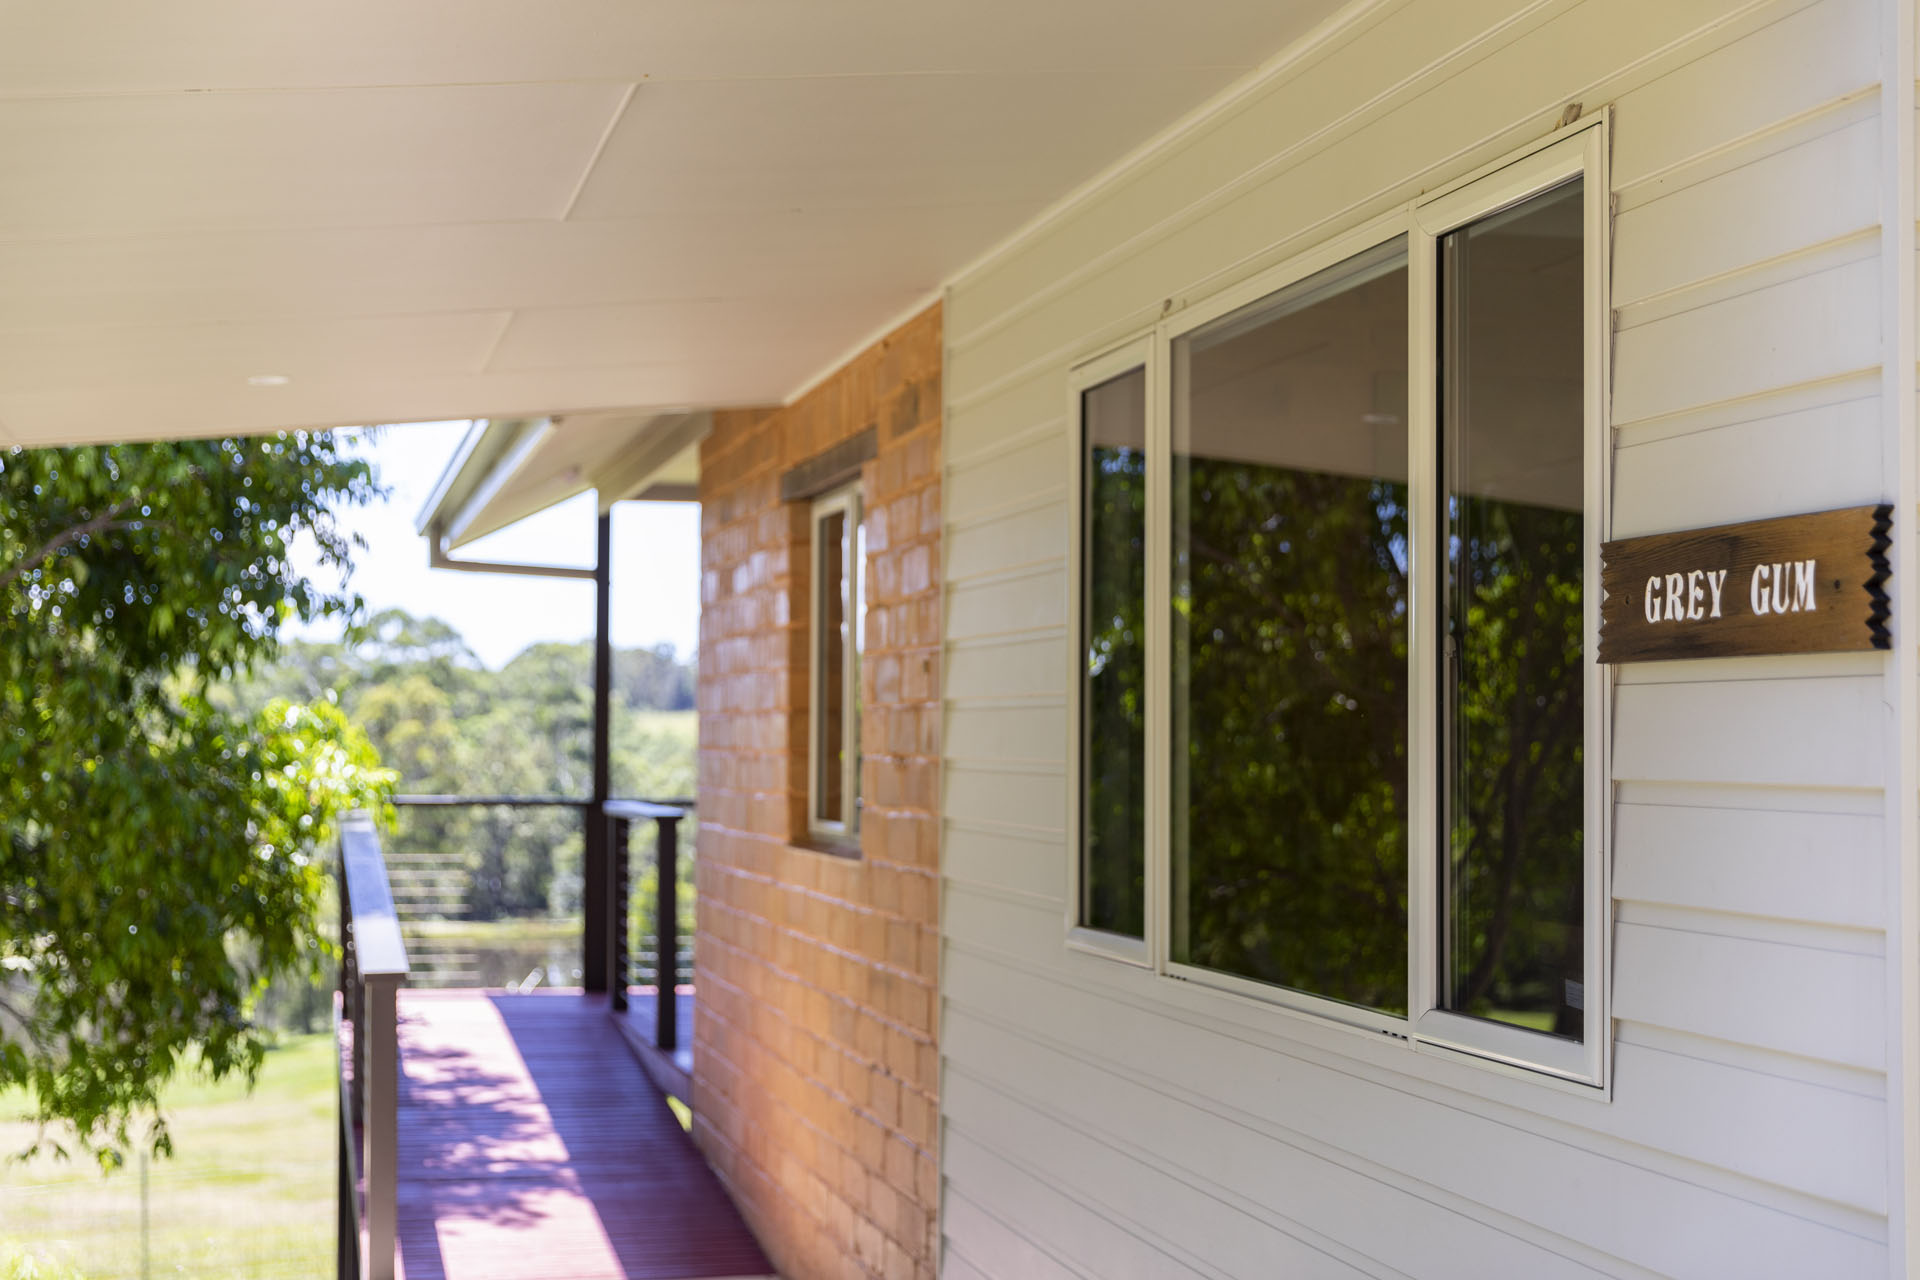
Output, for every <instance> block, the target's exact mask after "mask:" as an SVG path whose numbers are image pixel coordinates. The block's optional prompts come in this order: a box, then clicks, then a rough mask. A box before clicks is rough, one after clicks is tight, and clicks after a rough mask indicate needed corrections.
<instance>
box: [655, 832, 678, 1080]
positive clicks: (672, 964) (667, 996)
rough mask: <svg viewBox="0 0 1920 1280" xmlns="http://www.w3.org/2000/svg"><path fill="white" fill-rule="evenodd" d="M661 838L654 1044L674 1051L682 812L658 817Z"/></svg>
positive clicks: (657, 868)
mask: <svg viewBox="0 0 1920 1280" xmlns="http://www.w3.org/2000/svg"><path fill="white" fill-rule="evenodd" d="M654 823H655V825H656V826H657V827H658V828H659V837H658V839H656V840H655V841H654V845H653V847H654V867H655V873H656V876H657V878H656V880H655V884H656V885H657V886H658V887H657V889H656V891H655V893H654V895H653V902H654V913H655V915H656V916H657V917H658V918H657V919H656V920H655V922H654V929H653V936H654V939H655V941H654V944H653V954H654V965H653V967H654V971H655V972H656V973H657V974H658V975H659V976H658V978H657V979H656V982H657V983H658V987H657V990H658V992H659V994H658V995H656V996H655V997H654V999H655V1001H656V1004H655V1006H654V1022H653V1037H654V1043H655V1044H656V1045H658V1046H659V1047H660V1048H662V1049H664V1050H665V1051H666V1052H668V1053H672V1052H673V1051H674V1049H675V1048H676V1047H677V1046H678V1044H679V1042H680V1035H679V1029H680V1028H679V1022H680V997H679V988H680V815H679V814H678V813H671V814H665V813H663V814H660V815H658V816H657V817H656V818H655V819H654Z"/></svg>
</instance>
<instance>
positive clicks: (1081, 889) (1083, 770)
mask: <svg viewBox="0 0 1920 1280" xmlns="http://www.w3.org/2000/svg"><path fill="white" fill-rule="evenodd" d="M1148 351H1149V347H1148V344H1147V343H1145V342H1136V343H1133V344H1131V345H1130V346H1128V347H1126V348H1123V349H1122V350H1120V351H1118V352H1115V353H1114V354H1113V355H1111V356H1109V357H1108V358H1107V359H1105V360H1102V361H1098V362H1096V363H1094V364H1092V365H1089V366H1086V367H1083V368H1082V369H1081V370H1079V371H1077V374H1076V377H1075V379H1074V393H1073V394H1074V405H1073V408H1074V412H1075V414H1076V418H1077V421H1078V423H1079V430H1078V432H1077V433H1076V436H1075V449H1074V456H1073V460H1072V465H1073V468H1074V471H1075V474H1076V475H1077V476H1079V477H1083V480H1082V481H1081V482H1080V483H1079V484H1078V485H1077V486H1076V487H1077V488H1078V490H1079V493H1080V510H1079V519H1078V521H1077V522H1076V523H1075V527H1074V530H1073V535H1074V536H1073V545H1074V548H1075V550H1074V555H1075V558H1076V562H1077V563H1078V565H1079V571H1080V582H1081V584H1082V591H1081V595H1080V609H1079V616H1078V618H1077V619H1076V623H1075V627H1076V636H1075V658H1074V664H1075V665H1074V670H1075V676H1074V681H1075V689H1074V695H1075V697H1076V699H1077V704H1078V707H1079V709H1080V711H1079V714H1078V715H1077V716H1076V717H1075V719H1076V721H1077V722H1078V724H1079V725H1080V736H1079V741H1078V742H1077V743H1076V744H1075V745H1076V750H1077V756H1078V759H1079V761H1080V764H1081V767H1080V769H1079V778H1080V786H1079V790H1078V792H1077V794H1076V795H1075V797H1074V803H1075V805H1076V811H1075V814H1074V818H1075V822H1074V829H1075V831H1076V833H1077V840H1076V843H1077V845H1078V857H1077V859H1076V863H1075V871H1076V873H1077V874H1076V876H1075V884H1074V891H1073V893H1072V894H1071V895H1070V897H1071V899H1072V902H1073V906H1072V918H1071V919H1070V920H1069V925H1070V926H1071V927H1073V928H1075V929H1076V930H1079V931H1083V932H1082V933H1081V935H1080V938H1081V942H1082V943H1083V944H1085V945H1089V946H1092V947H1095V948H1097V949H1104V950H1109V951H1112V952H1115V953H1117V954H1121V955H1125V956H1128V957H1130V958H1132V959H1135V960H1143V959H1145V956H1146V944H1145V938H1146V917H1147V878H1146V830H1147V827H1146V787H1147V768H1146V755H1147V723H1146V696H1147V644H1146V639H1147V637H1146V599H1147V596H1146V564H1147V556H1146V550H1147V490H1146V476H1147V472H1146V457H1147V452H1146V450H1147V403H1148V387H1147V359H1148Z"/></svg>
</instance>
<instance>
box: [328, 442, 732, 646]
mask: <svg viewBox="0 0 1920 1280" xmlns="http://www.w3.org/2000/svg"><path fill="white" fill-rule="evenodd" d="M467 426H468V424H467V423H466V422H429V423H412V424H408V425H404V426H391V427H380V428H377V429H376V430H374V431H372V432H366V433H360V434H359V435H358V436H357V437H356V439H355V441H354V444H353V448H354V450H355V452H357V453H359V454H360V456H363V457H365V458H367V459H368V460H369V461H371V462H372V463H373V466H374V470H375V472H376V474H377V476H378V478H379V480H380V482H381V483H382V484H384V485H386V486H387V488H388V489H389V492H388V494H387V496H386V497H385V498H384V499H381V500H380V501H378V502H376V503H374V504H373V505H372V506H368V507H359V508H346V509H344V510H342V511H341V512H339V513H338V514H339V519H340V524H341V527H342V528H343V529H345V530H348V531H350V532H355V533H358V534H360V535H361V536H362V537H363V538H364V539H365V540H366V543H367V547H366V549H365V550H364V551H361V552H359V553H357V555H356V558H355V565H354V571H353V575H352V578H351V580H350V584H349V585H350V586H351V587H352V589H353V590H355V591H358V592H359V593H360V594H361V595H362V596H363V597H365V599H366V602H367V606H368V608H369V609H370V610H378V609H385V608H389V607H395V606H397V607H399V608H403V609H405V610H407V611H408V612H409V613H413V614H417V615H420V616H423V617H436V618H442V619H444V620H446V621H447V622H449V623H451V624H453V626H454V627H455V628H456V629H457V630H458V631H459V632H460V633H461V635H463V636H464V637H465V638H466V641H467V644H468V645H469V646H471V647H472V649H473V651H474V653H475V654H476V655H477V656H478V657H479V659H480V661H481V662H483V663H485V664H486V665H487V666H489V667H496V668H497V667H499V666H501V665H503V664H504V663H506V662H507V660H508V659H510V658H512V657H513V656H514V655H515V654H517V653H519V652H520V651H521V650H523V649H525V648H526V647H527V646H528V645H530V644H535V643H538V642H540V641H544V640H562V641H572V640H586V639H590V638H591V637H592V635H593V583H591V582H588V581H582V580H569V579H564V578H529V577H524V576H521V575H518V574H479V573H464V572H460V571H457V570H452V569H430V568H428V567H427V542H426V539H425V538H423V537H421V536H420V535H419V534H417V533H415V532H414V522H415V521H416V520H417V519H418V518H419V515H420V510H421V508H422V507H424V506H425V505H426V502H427V498H428V496H429V495H430V494H431V493H432V491H433V487H434V483H435V482H436V481H437V480H438V479H439V478H440V473H441V472H442V471H443V470H444V469H445V467H446V465H447V461H448V459H450V458H451V457H452V456H453V452H454V448H455V446H456V445H458V444H459V442H460V437H461V436H462V435H463V434H464V433H465V431H466V429H467ZM593 554H594V501H593V495H592V494H590V493H588V494H582V495H581V496H580V497H577V498H574V499H571V500H570V501H568V502H565V503H563V504H561V505H560V506H557V507H554V508H552V509H550V510H548V511H545V512H542V513H541V514H540V515H537V516H534V517H532V518H530V519H527V520H524V521H522V522H521V523H519V524H517V525H514V526H512V527H510V528H507V529H503V530H501V531H500V532H499V533H496V534H493V535H491V536H489V537H486V538H483V539H481V540H479V541H477V542H474V543H472V544H470V545H468V546H465V547H462V548H461V549H460V551H459V553H458V555H459V557H460V558H462V559H474V560H509V561H520V562H524V563H537V564H569V565H578V566H582V567H591V566H592V564H593ZM294 558H295V561H296V563H297V564H298V565H299V566H300V567H301V568H302V569H303V570H304V571H305V572H307V573H309V574H311V575H313V576H315V577H316V578H318V579H320V580H321V581H332V580H333V579H331V578H330V577H329V576H328V575H327V574H325V573H324V571H322V570H321V569H320V568H319V565H318V560H317V556H316V555H315V552H314V548H313V545H312V543H311V541H310V540H308V541H305V542H303V543H302V544H300V545H296V547H295V548H294ZM699 626H700V508H699V507H698V506H697V505H696V504H694V503H690V502H623V503H620V504H618V505H617V506H615V507H614V511H613V643H614V645H615V646H616V647H618V648H634V647H641V646H644V647H648V648H651V647H653V646H655V645H659V644H670V645H672V646H673V647H674V649H675V651H676V652H678V653H679V655H680V656H681V657H682V658H684V659H691V658H692V657H693V656H694V651H695V649H696V648H697V646H698V644H699ZM293 634H295V635H298V636H302V637H304V638H307V639H335V638H337V637H338V636H339V628H338V626H337V625H335V626H331V627H327V626H321V627H308V628H304V629H295V630H294V631H293Z"/></svg>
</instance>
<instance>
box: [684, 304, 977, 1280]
mask: <svg viewBox="0 0 1920 1280" xmlns="http://www.w3.org/2000/svg"><path fill="white" fill-rule="evenodd" d="M940 403H941V400H940V309H939V308H938V307H937V306H936V307H934V308H931V309H929V310H928V311H926V312H923V313H922V314H920V315H918V316H916V317H914V318H913V319H912V320H909V321H907V322H906V323H905V324H903V325H902V326H901V327H899V328H898V329H896V330H895V331H894V332H892V333H890V334H888V335H887V336H886V337H885V338H883V339H881V340H880V341H879V342H877V343H875V344H874V345H873V346H872V347H870V348H868V349H867V350H866V351H863V352H862V353H860V354H859V355H857V356H855V357H854V358H853V359H852V360H851V361H849V362H848V363H847V365H846V366H845V367H843V368H842V369H840V370H838V371H837V372H835V373H834V374H833V375H831V376H830V377H828V378H827V379H826V380H825V381H823V382H822V383H821V384H820V385H819V386H817V387H816V388H815V389H814V390H812V391H810V392H808V393H807V394H806V395H805V396H803V397H801V398H800V399H799V400H798V401H796V402H795V403H793V404H791V405H789V406H786V407H785V408H780V409H767V410H736V411H723V412H716V413H715V414H714V426H713V432H712V434H711V435H709V436H708V438H707V439H706V441H705V442H704V443H703V444H702V446H701V457H700V501H701V615H700V678H699V709H700V777H699V799H700V833H699V850H698V852H699V860H698V863H697V866H698V874H699V894H700V897H699V932H698V936H697V939H696V947H695V982H696V984H697V986H698V989H699V993H700V999H699V1003H698V1006H697V1008H698V1013H697V1021H696V1025H695V1028H694V1070H693V1093H694V1097H693V1111H694V1135H695V1137H696V1139H697V1140H698V1141H699V1143H700V1146H701V1148H702V1150H703V1151H705V1152H706V1154H707V1156H708V1158H709V1159H710V1160H711V1161H712V1162H713V1165H714V1167H715V1168H716V1169H717V1170H719V1172H720V1174H721V1176H722V1177H723V1178H725V1179H726V1181H727V1184H728V1186H729V1188H730V1189H731V1190H732V1192H733V1194H734V1197H735V1199H736V1200H737V1201H738V1203H739V1205H740V1208H741V1211H742V1212H743V1214H744V1215H745V1216H746V1219H747V1221H748V1223H749V1224H750V1225H751V1226H752V1227H753V1229H754V1231H755V1233H756V1234H757V1235H758V1236H759V1238H760V1240H761V1243H762V1245H763V1246H764V1247H765V1249H766V1251H767V1254H768V1255H769V1256H770V1257H771V1258H772V1259H773V1260H774V1262H775V1264H776V1265H777V1266H778V1268H779V1270H780V1274H781V1275H783V1276H786V1277H790V1280H816V1278H823V1277H832V1278H833V1280H842V1278H843V1277H846V1278H854V1277H870V1278H872V1280H881V1278H882V1277H884V1278H885V1280H932V1277H933V1275H934V1270H935V1245H936V1243H937V1236H936V1234H935V1230H936V1229H935V1210H936V1208H937V1205H938V1175H937V1172H936V1169H937V1166H936V1164H935V1153H936V1151H937V1150H938V1142H937V1139H936V1129H937V1124H938V1112H937V1102H936V1098H937V1088H936V1079H937V1065H938V1064H937V1058H936V1051H935V1048H934V1029H935V995H934V988H935V974H936V972H937V961H938V954H937V950H938V947H937V937H938V935H937V932H936V930H937V924H938V918H939V917H938V882H937V878H936V867H937V862H938V856H939V850H938V840H937V837H938V832H937V828H936V817H935V814H936V812H937V802H938V801H937V792H936V786H937V775H938V768H939V760H938V752H939V745H938V744H939V729H940V702H939V696H940V695H939V688H940V684H939V682H940V662H939V657H940V653H939V636H940V603H941V602H940V554H939V548H940V493H941V486H940V470H939V467H940ZM849 481H853V482H857V484H858V486H859V496H860V500H861V502H860V505H861V509H862V511H863V513H864V515H863V521H862V527H863V529H864V533H865V539H866V541H865V549H866V563H865V573H864V579H865V581H866V583H867V584H868V586H867V611H866V628H865V633H864V640H865V646H864V653H863V655H862V661H861V665H860V680H861V689H860V698H859V703H858V705H859V706H860V707H861V726H860V728H861V734H860V741H861V745H862V769H861V785H860V794H861V795H862V797H863V798H864V801H865V807H864V809H863V810H862V812H861V820H860V831H859V841H858V847H857V848H851V847H847V846H846V845H844V844H843V845H840V846H836V847H834V848H833V849H832V850H831V851H829V850H828V849H826V848H825V847H823V846H812V845H810V844H809V838H808V829H809V828H808V821H807V818H808V812H807V810H808V790H807V779H808V769H807V744H808V741H809V734H808V720H807V709H808V698H809V693H810V690H811V687H812V686H811V682H810V679H809V674H810V668H809V665H808V654H807V648H808V643H809V635H810V632H809V627H808V622H809V610H810V609H811V608H812V598H813V596H812V578H811V574H810V566H811V565H812V564H813V563H814V557H812V556H811V555H810V554H809V552H810V547H809V545H808V544H809V539H810V538H811V536H812V520H811V519H810V513H811V510H812V499H813V498H814V497H816V496H817V495H819V494H820V493H821V492H822V491H823V490H827V489H837V488H839V487H841V486H842V485H844V484H846V483H848V482H849ZM849 854H851V855H854V856H847V855H849Z"/></svg>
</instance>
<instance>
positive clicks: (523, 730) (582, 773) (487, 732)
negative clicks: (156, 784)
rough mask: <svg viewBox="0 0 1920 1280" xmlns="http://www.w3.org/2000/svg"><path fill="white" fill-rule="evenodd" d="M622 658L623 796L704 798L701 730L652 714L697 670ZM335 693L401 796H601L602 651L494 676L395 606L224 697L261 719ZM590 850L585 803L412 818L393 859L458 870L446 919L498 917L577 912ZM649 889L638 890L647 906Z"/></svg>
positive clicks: (540, 660)
mask: <svg viewBox="0 0 1920 1280" xmlns="http://www.w3.org/2000/svg"><path fill="white" fill-rule="evenodd" d="M613 659H614V661H613V725H612V737H613V741H612V774H613V776H612V787H613V793H614V794H615V795H619V796H634V797H642V798H646V799H673V798H677V797H685V796H691V795H692V794H693V787H694V775H693V766H694V759H693V750H692V743H691V741H690V739H689V736H688V734H687V732H685V731H684V726H682V725H681V724H680V723H679V722H678V721H674V720H669V719H663V718H662V717H660V716H657V715H654V714H652V713H655V712H661V711H670V712H672V711H678V712H684V711H687V710H690V709H691V708H692V706H693V691H694V670H693V667H692V666H691V665H690V664H685V663H681V662H680V661H678V660H677V659H676V658H675V656H674V653H673V650H672V649H671V647H669V646H664V645H663V646H660V647H658V648H653V649H621V650H616V651H615V652H614V655H613ZM326 693H330V694H332V695H333V696H335V697H337V698H338V699H339V703H340V706H341V707H342V708H343V709H344V710H345V711H346V713H347V715H348V717H349V718H350V719H351V720H352V721H353V722H354V723H355V724H356V725H358V726H360V727H361V728H363V729H364V730H365V731H366V733H367V736H368V737H369V738H370V739H371V740H372V742H373V743H374V745H375V747H376V748H377V749H378V750H379V753H380V758H381V759H382V760H383V761H385V762H386V763H387V764H388V765H390V766H391V767H392V768H393V769H394V770H395V772H396V774H397V775H398V778H399V783H398V789H399V790H400V791H401V792H402V793H411V794H426V795H457V796H482V795H498V796H564V797H573V798H584V797H585V796H586V795H588V794H589V792H590V791H591V790H592V783H593V646H592V645H591V644H590V643H587V642H578V643H572V644H560V643H542V644H535V645H530V646H528V648H526V649H525V650H524V651H522V652H521V653H520V654H518V655H516V656H515V657H514V658H513V660H512V661H510V662H508V663H507V664H506V665H505V666H503V667H501V668H500V669H499V670H498V671H489V670H487V669H486V668H485V667H483V666H481V664H480V662H479V660H478V659H477V658H475V657H474V655H473V652H472V650H471V649H470V648H469V647H468V646H467V644H466V642H465V640H463V639H462V638H461V636H460V634H459V632H457V631H455V630H454V629H453V628H452V627H451V626H449V625H448V624H447V623H445V622H443V621H441V620H439V619H437V618H418V617H414V616H413V615H411V614H408V613H406V612H405V611H404V610H399V609H389V610H386V611H383V612H380V613H377V614H375V615H374V616H373V617H371V618H370V619H368V620H367V622H366V624H365V625H364V626H363V627H361V628H359V629H358V631H357V632H356V633H355V634H354V635H353V636H352V637H350V638H349V640H347V641H346V642H343V643H311V642H294V643H290V644H288V645H286V646H285V647H284V649H283V650H282V651H281V653H280V654H279V656H278V658H277V659H276V661H274V662H273V663H271V664H270V665H267V666H264V667H262V668H261V669H260V670H259V671H258V672H257V673H256V674H255V675H254V677H253V678H252V679H251V680H249V681H246V682H244V683H241V684H236V685H235V686H233V687H231V688H228V689H224V690H221V691H219V692H218V693H217V695H216V696H217V697H218V698H219V699H220V700H222V701H223V703H224V704H225V705H228V706H231V707H233V708H236V709H248V708H253V707H258V706H261V705H264V703H265V702H266V701H267V700H268V699H270V698H274V697H301V698H311V697H315V696H319V695H321V694H326ZM690 834H691V833H690V832H689V836H690ZM583 844H584V839H583V837H582V834H581V826H580V815H579V813H578V811H577V810H574V809H568V808H554V809H509V808H505V807H495V808H467V807H449V808H412V809H407V810H406V811H405V812H404V814H403V815H402V817H401V818H400V821H399V825H398V827H397V829H396V830H395V832H394V833H393V835H392V837H391V838H390V839H389V840H388V841H387V853H388V856H389V861H391V862H395V863H404V862H408V861H419V862H431V863H433V864H435V865H436V866H439V867H442V868H445V870H446V874H447V877H448V883H449V884H450V885H451V886H452V892H451V893H443V894H438V895H435V896H436V897H438V898H439V899H440V901H441V902H442V903H443V904H444V905H446V906H447V907H448V908H449V910H448V914H449V915H454V916H458V917H459V918H463V919H468V920H478V921H489V920H500V919H504V918H509V917H525V916H549V917H565V916H569V915H572V914H574V913H576V912H578V911H579V909H580V862H581V855H582V847H583ZM651 847H652V846H651V835H650V829H649V831H648V832H639V831H636V835H635V846H634V848H635V857H636V859H639V858H641V857H643V856H645V855H646V852H647V851H649V850H650V849H651ZM640 871H641V868H640V867H639V866H638V865H636V875H638V874H639V873H640ZM645 891H646V889H645V886H644V885H642V884H639V883H636V887H635V893H636V899H638V898H639V897H641V896H642V895H643V893H644V892H645Z"/></svg>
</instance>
